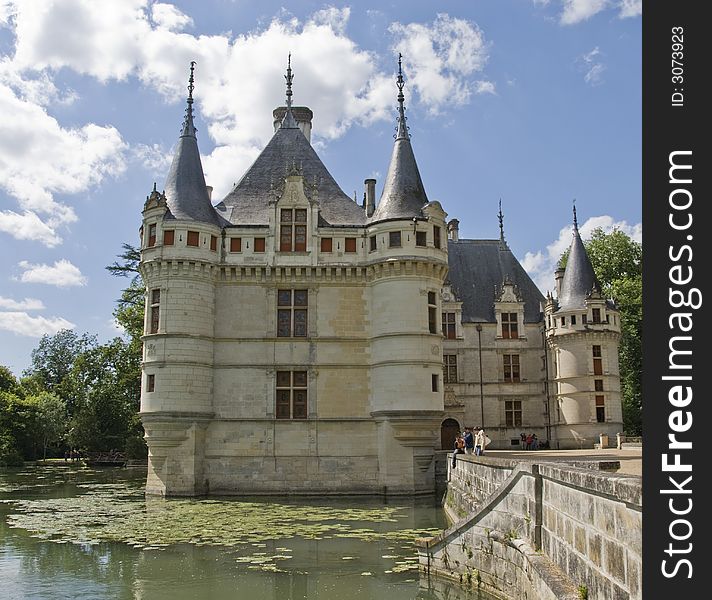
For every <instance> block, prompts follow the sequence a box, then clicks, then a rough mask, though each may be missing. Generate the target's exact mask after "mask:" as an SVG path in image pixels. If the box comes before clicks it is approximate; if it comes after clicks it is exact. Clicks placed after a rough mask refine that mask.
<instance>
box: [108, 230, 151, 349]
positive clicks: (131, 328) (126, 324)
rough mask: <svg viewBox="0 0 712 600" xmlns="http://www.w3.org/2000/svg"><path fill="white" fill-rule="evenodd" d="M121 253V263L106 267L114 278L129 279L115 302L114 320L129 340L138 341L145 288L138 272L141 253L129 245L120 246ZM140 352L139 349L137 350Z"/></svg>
mask: <svg viewBox="0 0 712 600" xmlns="http://www.w3.org/2000/svg"><path fill="white" fill-rule="evenodd" d="M122 248H123V252H122V253H121V254H119V258H120V259H121V262H119V261H114V263H113V264H111V265H109V266H108V267H106V270H107V271H109V272H110V273H111V274H112V275H114V276H115V277H129V278H130V281H129V286H128V287H127V288H124V290H123V291H122V292H121V298H119V299H118V300H117V301H116V309H115V310H114V313H113V314H114V318H115V319H116V321H117V323H118V324H119V325H121V326H122V327H123V328H124V329H125V330H126V333H127V334H128V335H129V337H130V338H131V340H134V341H139V340H140V338H141V336H142V335H143V316H144V310H145V309H144V306H145V303H144V297H145V288H144V285H143V280H142V279H141V275H140V273H139V270H138V265H139V262H140V260H141V252H140V251H139V250H138V248H135V247H133V246H132V245H131V244H123V245H122ZM139 352H140V348H139Z"/></svg>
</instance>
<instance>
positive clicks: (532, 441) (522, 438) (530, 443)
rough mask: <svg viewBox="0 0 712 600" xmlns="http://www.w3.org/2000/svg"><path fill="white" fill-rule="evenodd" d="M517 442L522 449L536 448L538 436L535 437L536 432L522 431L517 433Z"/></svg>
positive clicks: (537, 447)
mask: <svg viewBox="0 0 712 600" xmlns="http://www.w3.org/2000/svg"><path fill="white" fill-rule="evenodd" d="M519 444H520V446H521V448H522V450H538V449H539V438H537V437H536V433H530V434H526V433H524V432H522V433H520V434H519Z"/></svg>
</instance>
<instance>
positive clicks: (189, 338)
mask: <svg viewBox="0 0 712 600" xmlns="http://www.w3.org/2000/svg"><path fill="white" fill-rule="evenodd" d="M286 79H287V102H286V106H283V107H279V108H277V109H275V111H274V113H273V120H274V124H275V131H274V135H273V137H272V139H271V140H270V142H269V143H268V144H267V145H266V147H265V148H264V150H263V151H262V152H261V154H260V155H259V156H258V158H257V159H256V160H255V162H254V163H253V165H252V166H251V167H250V168H249V169H248V170H247V172H246V173H245V174H244V175H243V176H242V178H241V179H240V180H239V182H238V183H237V184H236V185H235V186H234V188H233V189H232V190H231V191H230V192H229V193H228V194H227V196H225V198H223V199H222V200H221V201H220V202H218V203H217V204H215V205H213V202H212V199H211V191H212V189H211V188H210V187H209V186H207V185H206V182H205V177H204V174H203V169H202V165H201V161H200V154H199V151H198V143H197V136H196V131H195V127H194V124H193V107H192V104H193V98H192V91H193V71H192V66H191V78H190V84H189V95H188V101H187V109H186V115H185V119H184V122H183V128H182V132H181V135H180V138H179V140H178V144H177V147H176V151H175V155H174V159H173V163H172V165H171V167H170V170H169V172H168V175H167V178H166V183H165V188H164V191H163V192H159V191H158V190H157V189H156V187H155V185H154V190H153V192H151V194H150V195H149V196H148V198H147V200H146V203H145V206H144V210H143V223H142V227H141V263H140V270H141V274H142V276H143V280H144V282H145V285H146V320H145V336H144V338H143V342H144V356H143V369H142V393H141V418H142V421H143V425H144V429H145V432H146V441H147V443H148V447H149V472H148V480H147V488H146V489H147V492H148V493H153V494H160V495H186V496H191V495H202V494H209V493H212V494H256V493H266V494H285V493H305V494H306V493H310V494H314V493H317V494H384V495H390V494H393V495H398V494H426V493H432V491H433V489H434V460H433V456H434V454H433V453H434V451H435V450H437V449H440V448H444V449H451V448H452V441H453V439H454V435H455V432H456V431H458V430H462V429H463V428H464V427H465V426H475V425H483V426H484V427H485V429H486V431H487V434H488V435H489V437H490V438H491V439H492V440H493V441H492V445H491V446H490V448H511V447H513V446H514V445H516V446H517V447H518V445H519V437H520V433H521V432H527V433H532V432H534V433H536V434H537V436H538V437H539V439H540V440H542V441H543V440H547V441H548V442H549V444H550V445H551V446H552V447H554V448H556V447H560V448H579V447H592V446H593V443H594V442H598V440H599V435H600V434H601V433H605V434H607V435H610V436H615V434H616V433H617V432H620V431H622V411H621V398H620V380H619V373H618V340H619V337H620V320H619V314H618V311H617V310H616V308H615V306H614V305H613V303H612V302H610V301H608V300H606V299H604V298H603V297H602V296H601V294H600V288H599V286H598V283H597V281H596V279H595V275H594V273H593V268H592V266H591V263H590V260H589V259H588V256H587V255H586V251H585V249H584V247H583V243H582V241H581V238H580V235H579V233H578V227H577V225H576V223H575V219H574V231H573V240H572V245H571V252H570V256H569V260H568V264H567V267H566V270H565V271H564V272H562V273H558V274H557V296H556V298H554V297H552V296H551V295H548V296H547V297H544V296H543V295H542V294H541V292H540V291H539V290H538V289H537V287H536V286H535V285H534V283H533V282H532V280H531V279H530V278H529V276H528V275H527V274H526V272H525V271H524V269H523V268H522V267H521V265H520V263H519V262H518V261H517V259H516V258H515V257H514V255H513V254H512V252H511V250H510V249H509V247H508V245H507V243H506V241H505V239H504V233H503V227H502V216H501V211H500V235H499V238H498V239H492V240H464V239H460V238H459V232H458V222H457V220H454V219H451V220H448V219H447V214H446V212H445V210H444V208H443V207H442V206H441V205H440V203H439V202H436V201H429V200H428V197H427V194H426V191H425V186H424V184H423V181H422V179H421V176H420V173H419V171H418V166H417V163H416V160H415V155H414V152H413V147H412V144H411V140H410V136H409V134H408V130H407V127H406V124H405V122H406V121H405V104H404V100H405V99H404V94H403V87H404V80H403V76H402V72H401V70H400V64H399V74H398V79H397V88H398V106H399V108H398V129H397V135H396V139H395V142H394V146H393V153H392V156H391V162H390V165H389V167H388V172H387V175H386V178H385V182H384V184H383V188H382V192H381V195H380V199H379V200H378V201H376V184H377V182H376V181H375V180H373V179H367V180H366V181H365V192H364V199H363V203H362V204H359V203H358V202H356V201H355V200H354V199H352V198H349V197H348V196H347V195H346V194H345V193H344V192H343V191H342V190H341V188H340V187H339V185H338V184H337V183H336V181H335V180H334V179H333V177H332V176H331V175H330V173H329V172H328V170H327V169H326V167H325V166H324V164H323V163H322V161H321V160H320V158H319V157H318V156H317V154H316V152H315V151H314V149H313V147H312V146H311V143H310V137H311V126H312V116H313V115H312V112H311V110H309V109H308V108H306V107H299V106H293V105H292V89H291V86H292V72H291V68H288V70H287V77H286Z"/></svg>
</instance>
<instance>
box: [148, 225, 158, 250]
mask: <svg viewBox="0 0 712 600" xmlns="http://www.w3.org/2000/svg"><path fill="white" fill-rule="evenodd" d="M155 245H156V224H155V223H154V224H153V225H149V226H148V247H149V248H152V247H153V246H155Z"/></svg>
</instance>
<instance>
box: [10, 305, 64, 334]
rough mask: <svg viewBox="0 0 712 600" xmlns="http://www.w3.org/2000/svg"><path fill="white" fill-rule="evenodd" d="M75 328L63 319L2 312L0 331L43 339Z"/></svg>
mask: <svg viewBox="0 0 712 600" xmlns="http://www.w3.org/2000/svg"><path fill="white" fill-rule="evenodd" d="M74 327H75V325H74V323H71V322H70V321H67V320H66V319H63V318H61V317H49V318H47V317H32V316H30V315H28V314H27V313H26V312H5V311H3V312H0V329H3V330H5V331H10V332H12V333H16V334H17V335H23V336H26V337H34V338H41V337H42V336H43V335H54V334H55V333H57V332H58V331H60V330H61V329H74Z"/></svg>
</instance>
